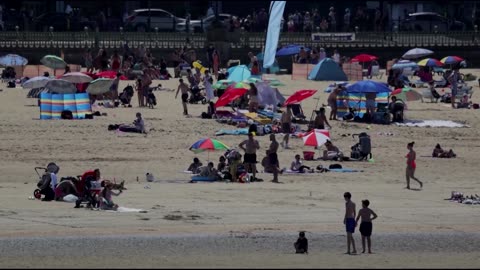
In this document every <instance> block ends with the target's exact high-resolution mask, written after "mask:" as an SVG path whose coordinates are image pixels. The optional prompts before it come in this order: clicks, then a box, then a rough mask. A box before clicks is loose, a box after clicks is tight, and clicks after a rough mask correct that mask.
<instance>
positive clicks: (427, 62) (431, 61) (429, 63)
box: [417, 58, 443, 67]
mask: <svg viewBox="0 0 480 270" xmlns="http://www.w3.org/2000/svg"><path fill="white" fill-rule="evenodd" d="M417 64H418V65H419V66H422V67H425V66H426V67H441V66H443V63H442V62H440V61H438V60H437V59H435V58H425V59H423V60H420V61H418V63H417Z"/></svg>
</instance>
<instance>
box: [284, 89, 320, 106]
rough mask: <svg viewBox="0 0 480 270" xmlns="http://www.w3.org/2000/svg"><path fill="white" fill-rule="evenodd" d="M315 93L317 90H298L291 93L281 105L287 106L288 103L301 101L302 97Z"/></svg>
mask: <svg viewBox="0 0 480 270" xmlns="http://www.w3.org/2000/svg"><path fill="white" fill-rule="evenodd" d="M315 93H317V90H298V91H296V92H295V93H293V95H291V96H289V97H288V98H287V100H285V103H283V106H287V105H290V104H298V103H300V102H302V101H303V100H304V99H306V98H309V97H311V96H313V95H315Z"/></svg>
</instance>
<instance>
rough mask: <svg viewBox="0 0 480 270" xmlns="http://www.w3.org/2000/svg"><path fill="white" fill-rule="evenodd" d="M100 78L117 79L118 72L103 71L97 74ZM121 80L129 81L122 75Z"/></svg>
mask: <svg viewBox="0 0 480 270" xmlns="http://www.w3.org/2000/svg"><path fill="white" fill-rule="evenodd" d="M96 75H97V76H98V78H107V79H115V78H116V77H117V72H116V71H113V70H107V71H102V72H98V73H96ZM120 80H121V81H125V80H128V78H127V77H126V76H124V75H120Z"/></svg>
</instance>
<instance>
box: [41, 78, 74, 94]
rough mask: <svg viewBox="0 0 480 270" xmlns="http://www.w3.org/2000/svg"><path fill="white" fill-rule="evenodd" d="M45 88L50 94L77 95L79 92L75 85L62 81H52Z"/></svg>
mask: <svg viewBox="0 0 480 270" xmlns="http://www.w3.org/2000/svg"><path fill="white" fill-rule="evenodd" d="M45 88H47V89H48V91H49V92H50V93H58V94H75V93H76V92H77V88H75V85H73V83H71V82H69V81H65V80H61V79H54V80H50V81H49V82H47V84H46V85H45Z"/></svg>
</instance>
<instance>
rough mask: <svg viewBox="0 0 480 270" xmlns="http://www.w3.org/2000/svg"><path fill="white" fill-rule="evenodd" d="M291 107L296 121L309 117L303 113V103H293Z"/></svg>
mask: <svg viewBox="0 0 480 270" xmlns="http://www.w3.org/2000/svg"><path fill="white" fill-rule="evenodd" d="M290 106H291V109H292V114H293V118H294V119H293V120H294V122H297V121H300V122H301V121H305V119H306V118H307V117H306V116H305V114H304V113H303V109H302V105H300V104H291V105H290Z"/></svg>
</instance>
